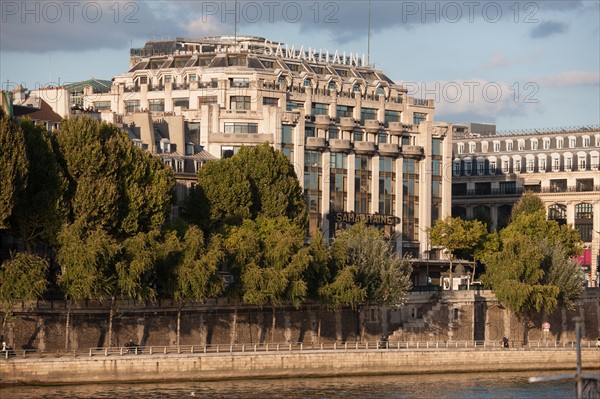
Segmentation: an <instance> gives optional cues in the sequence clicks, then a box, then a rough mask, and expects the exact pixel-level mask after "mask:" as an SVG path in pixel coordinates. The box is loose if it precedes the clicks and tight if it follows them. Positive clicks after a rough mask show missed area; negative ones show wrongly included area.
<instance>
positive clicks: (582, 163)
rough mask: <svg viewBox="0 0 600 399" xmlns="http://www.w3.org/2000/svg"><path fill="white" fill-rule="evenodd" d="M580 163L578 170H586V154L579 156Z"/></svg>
mask: <svg viewBox="0 0 600 399" xmlns="http://www.w3.org/2000/svg"><path fill="white" fill-rule="evenodd" d="M577 160H578V161H579V162H578V165H577V170H585V169H586V168H587V165H586V162H585V156H579V157H577Z"/></svg>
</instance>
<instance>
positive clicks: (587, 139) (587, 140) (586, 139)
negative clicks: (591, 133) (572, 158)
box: [583, 136, 590, 148]
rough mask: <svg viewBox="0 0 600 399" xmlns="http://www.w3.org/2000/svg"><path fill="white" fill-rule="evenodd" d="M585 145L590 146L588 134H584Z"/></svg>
mask: <svg viewBox="0 0 600 399" xmlns="http://www.w3.org/2000/svg"><path fill="white" fill-rule="evenodd" d="M583 146H584V147H586V148H587V147H589V146H590V138H589V137H588V136H583Z"/></svg>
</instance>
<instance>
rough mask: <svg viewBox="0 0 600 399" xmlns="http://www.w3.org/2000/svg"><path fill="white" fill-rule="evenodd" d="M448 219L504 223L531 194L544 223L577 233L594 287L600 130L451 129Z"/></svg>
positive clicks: (598, 254)
mask: <svg viewBox="0 0 600 399" xmlns="http://www.w3.org/2000/svg"><path fill="white" fill-rule="evenodd" d="M453 130H454V131H453V169H452V171H453V177H452V207H453V208H452V210H453V215H455V216H463V217H466V218H472V217H478V216H479V217H482V216H483V217H484V218H489V220H490V221H491V223H492V227H493V228H500V227H503V226H504V225H506V223H507V221H508V217H509V216H510V210H511V208H512V205H513V204H514V203H515V202H516V201H517V200H518V199H519V197H520V196H521V194H522V193H523V192H525V191H533V192H535V193H537V194H538V195H539V196H540V198H541V199H542V201H543V202H544V204H545V206H546V211H547V214H548V217H549V218H550V219H555V220H557V221H558V222H559V223H568V224H570V225H572V226H574V227H575V228H576V229H577V230H578V231H579V233H580V236H581V239H582V242H583V247H584V253H583V254H582V256H581V257H580V261H581V263H582V269H583V274H584V276H585V280H586V282H587V283H586V284H587V285H588V286H590V287H597V286H598V259H599V258H600V127H599V126H591V127H577V128H562V129H549V130H541V131H517V132H507V133H496V132H495V127H494V126H490V125H455V126H454V127H453Z"/></svg>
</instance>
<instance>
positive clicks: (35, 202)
mask: <svg viewBox="0 0 600 399" xmlns="http://www.w3.org/2000/svg"><path fill="white" fill-rule="evenodd" d="M21 129H22V131H23V134H24V137H25V144H26V146H25V148H26V152H27V158H28V160H29V170H28V179H27V181H28V184H27V187H25V188H24V189H22V190H20V191H19V192H18V194H17V197H18V200H17V202H16V206H15V207H14V209H13V213H12V216H11V218H10V224H11V230H12V231H14V232H15V233H16V234H17V235H18V236H19V237H20V238H21V239H22V240H23V243H24V245H25V250H26V251H28V252H31V250H32V245H33V243H34V242H36V241H38V242H42V243H44V244H46V245H50V246H52V247H55V246H56V244H57V241H56V239H57V235H58V232H59V230H60V228H61V227H62V224H63V222H64V219H65V216H66V215H65V203H64V199H63V196H64V194H65V191H66V188H67V181H66V179H65V177H64V173H63V171H62V168H61V167H60V165H59V161H58V155H57V148H56V143H55V140H54V138H53V136H52V135H51V134H49V133H48V132H47V131H46V129H44V128H43V127H41V126H36V125H35V124H34V123H33V122H32V121H31V120H28V119H26V120H22V121H21Z"/></svg>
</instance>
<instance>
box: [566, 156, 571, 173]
mask: <svg viewBox="0 0 600 399" xmlns="http://www.w3.org/2000/svg"><path fill="white" fill-rule="evenodd" d="M572 168H573V158H571V157H566V158H565V170H571V169H572Z"/></svg>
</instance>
